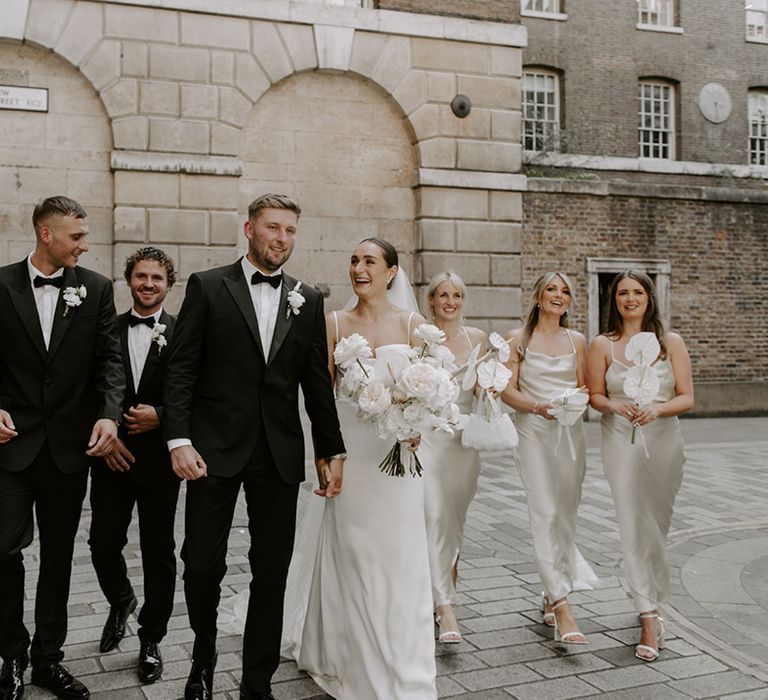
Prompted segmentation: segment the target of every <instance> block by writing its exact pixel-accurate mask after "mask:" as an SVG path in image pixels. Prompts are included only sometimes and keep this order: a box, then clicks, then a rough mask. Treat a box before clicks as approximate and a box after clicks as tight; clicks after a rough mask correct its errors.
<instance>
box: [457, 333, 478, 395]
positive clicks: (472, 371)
mask: <svg viewBox="0 0 768 700" xmlns="http://www.w3.org/2000/svg"><path fill="white" fill-rule="evenodd" d="M479 356H480V344H479V343H478V344H477V345H475V347H473V348H472V350H471V351H470V353H469V357H468V358H467V362H466V366H467V371H466V372H465V373H464V379H463V380H462V382H461V388H462V389H464V391H469V390H470V389H471V388H472V387H473V386H475V384H477V358H478V357H479Z"/></svg>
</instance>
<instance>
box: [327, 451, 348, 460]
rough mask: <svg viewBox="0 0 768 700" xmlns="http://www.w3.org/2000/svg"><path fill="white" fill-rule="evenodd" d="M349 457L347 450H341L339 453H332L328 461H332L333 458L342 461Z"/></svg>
mask: <svg viewBox="0 0 768 700" xmlns="http://www.w3.org/2000/svg"><path fill="white" fill-rule="evenodd" d="M346 458H347V453H346V452H339V454H337V455H331V456H330V457H328V461H329V462H330V461H331V460H332V459H340V460H341V461H342V462H343V461H344V460H345V459H346Z"/></svg>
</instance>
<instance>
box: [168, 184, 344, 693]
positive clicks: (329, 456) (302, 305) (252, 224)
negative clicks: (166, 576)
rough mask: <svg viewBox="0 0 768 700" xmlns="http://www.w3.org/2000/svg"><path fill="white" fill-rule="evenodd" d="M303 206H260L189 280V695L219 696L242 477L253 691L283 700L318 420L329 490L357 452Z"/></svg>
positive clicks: (184, 352) (175, 409)
mask: <svg viewBox="0 0 768 700" xmlns="http://www.w3.org/2000/svg"><path fill="white" fill-rule="evenodd" d="M300 213H301V209H300V208H299V205H298V204H297V203H296V202H294V201H293V200H291V199H289V198H288V197H286V196H284V195H274V194H266V195H263V196H261V197H259V198H258V199H256V200H255V201H253V202H252V203H251V205H250V206H249V208H248V220H247V221H246V222H245V225H244V233H245V237H246V238H247V239H248V252H247V254H246V256H245V257H243V258H241V259H240V260H238V261H237V262H236V263H234V264H233V265H228V266H226V267H221V268H217V269H213V270H207V271H205V272H201V273H196V274H193V275H191V276H190V278H189V281H188V283H187V292H186V296H185V299H184V303H183V305H182V307H181V312H180V313H179V318H178V323H177V325H176V330H175V333H174V336H173V339H172V341H171V345H170V347H169V353H168V368H167V373H166V383H165V434H166V437H167V439H168V447H169V449H170V450H171V461H172V464H173V469H174V471H175V472H176V474H177V475H178V476H179V477H181V478H183V479H186V480H187V500H186V517H185V539H184V545H183V547H182V551H181V557H182V559H183V561H184V565H185V568H184V593H185V596H186V600H187V608H188V612H189V620H190V624H191V626H192V629H193V631H194V633H195V644H194V648H193V652H192V670H191V672H190V674H189V678H188V680H187V684H186V687H185V690H184V697H185V699H186V700H208V699H209V698H211V697H212V686H213V670H214V668H215V665H216V609H217V606H218V604H219V596H220V591H221V588H220V584H221V580H222V578H223V577H224V573H225V572H226V568H227V567H226V563H225V559H226V554H227V539H228V537H229V532H230V528H231V526H232V518H233V515H234V510H235V505H236V502H237V497H238V494H239V492H240V487H241V486H242V487H243V489H244V491H245V497H246V501H247V504H248V529H249V532H250V537H251V547H250V551H249V555H248V557H249V561H250V565H251V574H252V579H251V585H250V603H249V607H248V614H247V617H246V624H245V632H244V644H243V677H242V682H241V684H240V697H241V698H248V699H251V698H253V699H258V700H270V699H273V698H274V696H273V695H272V691H271V687H270V682H271V679H272V675H273V674H274V672H275V670H276V669H277V667H278V665H279V663H280V637H281V633H282V619H283V596H284V593H285V581H286V576H287V573H288V564H289V562H290V559H291V552H292V548H293V537H294V529H295V521H296V500H297V496H298V488H299V483H300V482H301V481H303V480H304V441H303V435H302V429H301V421H300V417H299V405H298V391H299V387H301V389H302V391H303V393H304V403H305V407H306V409H307V413H308V414H309V417H310V420H311V422H312V438H313V442H314V448H315V455H316V460H315V461H316V464H317V467H318V475H319V477H320V485H321V493H322V494H323V495H326V496H334V495H336V494H337V493H338V492H339V490H340V488H341V476H342V467H343V460H344V457H345V455H344V454H343V452H344V443H343V441H342V438H341V433H340V431H339V421H338V418H337V416H336V409H335V406H334V400H333V391H332V388H331V381H330V375H329V372H328V350H327V341H326V334H325V321H324V316H323V298H322V295H321V294H320V293H319V292H318V291H317V290H315V289H313V288H312V287H305V286H303V285H301V284H300V283H298V282H297V280H295V279H292V278H291V277H289V276H288V275H286V274H285V273H283V272H282V270H281V268H282V266H283V264H284V263H285V262H286V261H287V260H288V258H289V257H290V255H291V253H292V252H293V248H294V244H295V241H296V228H297V224H298V219H299V215H300Z"/></svg>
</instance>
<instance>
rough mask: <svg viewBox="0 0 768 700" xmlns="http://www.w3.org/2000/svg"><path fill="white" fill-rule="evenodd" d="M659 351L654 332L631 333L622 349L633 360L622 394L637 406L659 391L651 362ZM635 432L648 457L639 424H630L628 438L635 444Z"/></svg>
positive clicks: (654, 369)
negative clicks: (630, 430) (629, 435)
mask: <svg viewBox="0 0 768 700" xmlns="http://www.w3.org/2000/svg"><path fill="white" fill-rule="evenodd" d="M660 353H661V345H659V339H658V338H657V337H656V334H655V333H648V332H643V333H636V334H635V335H633V336H632V337H631V338H630V339H629V342H628V343H627V347H626V349H625V350H624V355H625V357H626V358H627V359H628V360H629V361H630V362H634V366H632V367H630V368H629V369H628V370H627V375H626V377H625V378H624V394H625V395H626V396H628V397H629V398H630V399H633V400H634V402H635V405H636V406H637V407H638V408H642V407H643V406H646V405H648V404H649V403H652V402H653V400H654V399H655V398H656V395H657V394H658V393H659V375H658V373H657V372H656V368H655V367H654V366H653V363H654V362H656V360H657V359H658V357H659V354H660ZM635 434H637V435H639V436H640V441H641V442H642V443H643V450H644V451H645V457H646V459H650V455H649V454H648V446H647V445H646V444H645V438H644V437H643V432H642V430H641V429H640V426H637V425H633V426H632V437H631V439H630V442H631V444H632V445H634V444H635Z"/></svg>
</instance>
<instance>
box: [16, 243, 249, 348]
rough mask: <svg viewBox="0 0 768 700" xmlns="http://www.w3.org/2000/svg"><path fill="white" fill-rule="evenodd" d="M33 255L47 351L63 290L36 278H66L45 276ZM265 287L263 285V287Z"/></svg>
mask: <svg viewBox="0 0 768 700" xmlns="http://www.w3.org/2000/svg"><path fill="white" fill-rule="evenodd" d="M32 255H34V253H30V254H29V257H28V258H27V269H28V270H29V282H30V284H31V285H32V294H33V295H34V297H35V306H37V315H38V316H39V317H40V327H41V328H42V329H43V340H44V341H45V349H46V350H47V349H48V345H49V344H50V342H51V330H52V329H53V314H54V313H55V312H56V304H57V303H58V301H59V293H60V292H61V290H60V289H59V288H58V287H53V286H50V285H45V286H44V287H35V284H34V282H35V277H37V276H40V277H46V278H48V279H54V278H56V277H63V276H64V268H63V267H61V268H59V269H58V270H56V272H54V273H53V274H52V275H44V274H43V273H42V272H40V270H38V269H37V268H36V267H35V266H34V265H33V264H32ZM262 286H263V285H262Z"/></svg>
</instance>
